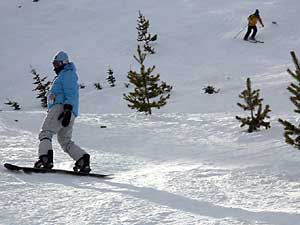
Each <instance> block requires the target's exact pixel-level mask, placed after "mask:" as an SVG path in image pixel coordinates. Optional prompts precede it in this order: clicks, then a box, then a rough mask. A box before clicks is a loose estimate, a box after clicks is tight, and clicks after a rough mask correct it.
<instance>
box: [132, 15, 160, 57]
mask: <svg viewBox="0 0 300 225" xmlns="http://www.w3.org/2000/svg"><path fill="white" fill-rule="evenodd" d="M149 26H150V23H149V20H147V19H146V18H145V16H144V15H143V14H142V13H141V11H139V17H138V20H137V27H136V29H137V30H138V38H137V41H139V42H144V45H143V47H144V51H145V52H148V53H150V54H154V53H155V51H154V48H153V47H151V43H152V42H154V41H156V40H157V34H155V35H153V36H152V35H151V34H149V33H148V29H149Z"/></svg>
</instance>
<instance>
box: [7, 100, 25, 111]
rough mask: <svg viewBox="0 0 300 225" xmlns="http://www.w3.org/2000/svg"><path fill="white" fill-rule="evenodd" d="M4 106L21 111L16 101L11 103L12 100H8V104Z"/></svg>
mask: <svg viewBox="0 0 300 225" xmlns="http://www.w3.org/2000/svg"><path fill="white" fill-rule="evenodd" d="M4 104H6V105H9V106H11V107H12V108H14V110H20V109H21V106H20V105H19V103H17V102H16V101H11V100H9V99H7V102H5V103H4Z"/></svg>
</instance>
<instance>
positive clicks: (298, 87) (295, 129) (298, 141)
mask: <svg viewBox="0 0 300 225" xmlns="http://www.w3.org/2000/svg"><path fill="white" fill-rule="evenodd" d="M291 56H292V59H293V62H294V65H295V67H296V70H295V72H292V71H291V70H290V69H287V72H288V73H289V74H290V75H291V76H292V77H293V78H294V79H295V80H296V83H291V84H290V85H289V86H288V88H287V89H288V90H289V92H291V94H292V96H291V97H290V100H291V102H292V103H293V104H294V105H295V107H296V109H295V110H294V112H296V113H300V65H299V61H298V59H297V57H296V54H295V52H293V51H292V52H291ZM278 121H279V122H280V123H281V124H282V125H283V126H284V137H285V142H286V143H287V144H290V145H292V146H294V147H296V148H298V149H300V125H297V126H296V125H293V124H292V123H290V122H288V121H287V120H283V119H278Z"/></svg>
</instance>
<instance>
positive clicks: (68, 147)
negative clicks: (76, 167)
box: [57, 114, 87, 161]
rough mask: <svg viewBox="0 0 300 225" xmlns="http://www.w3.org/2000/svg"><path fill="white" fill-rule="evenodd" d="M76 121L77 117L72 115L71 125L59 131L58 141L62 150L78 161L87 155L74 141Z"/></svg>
mask: <svg viewBox="0 0 300 225" xmlns="http://www.w3.org/2000/svg"><path fill="white" fill-rule="evenodd" d="M74 121H75V116H74V115H73V114H72V117H71V121H70V124H69V125H68V126H67V127H63V128H62V129H60V130H59V131H58V133H57V140H58V143H59V144H60V146H61V147H62V149H63V150H64V151H65V152H66V153H68V154H69V155H70V157H71V158H72V159H74V160H75V161H77V160H78V159H80V158H81V157H82V156H83V155H84V154H87V153H86V152H85V151H84V150H83V149H82V148H80V147H79V146H78V145H76V144H75V143H74V142H73V141H72V133H73V125H74Z"/></svg>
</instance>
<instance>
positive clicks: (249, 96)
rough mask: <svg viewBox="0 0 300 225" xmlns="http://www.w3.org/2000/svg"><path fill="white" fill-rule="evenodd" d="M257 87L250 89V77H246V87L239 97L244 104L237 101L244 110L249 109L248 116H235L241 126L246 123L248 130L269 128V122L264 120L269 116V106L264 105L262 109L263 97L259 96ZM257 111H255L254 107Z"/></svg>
mask: <svg viewBox="0 0 300 225" xmlns="http://www.w3.org/2000/svg"><path fill="white" fill-rule="evenodd" d="M259 91H260V90H259V89H257V90H252V88H251V81H250V78H247V89H246V90H244V91H243V92H242V93H241V94H240V95H239V97H240V98H242V99H244V101H245V104H241V103H237V105H238V106H239V107H241V108H242V109H244V110H245V111H246V110H247V111H250V116H248V117H245V118H242V117H239V116H236V119H237V120H239V121H240V122H241V123H242V124H241V127H243V126H245V125H248V126H249V128H248V132H249V133H251V132H253V131H257V129H258V128H260V127H261V126H264V127H265V128H266V129H268V128H270V127H271V126H270V122H267V121H264V120H265V119H266V118H270V117H269V116H268V113H269V112H271V109H270V106H269V105H266V106H265V109H264V110H263V111H262V101H263V99H262V98H260V97H259ZM256 108H257V111H256V113H255V109H256Z"/></svg>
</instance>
